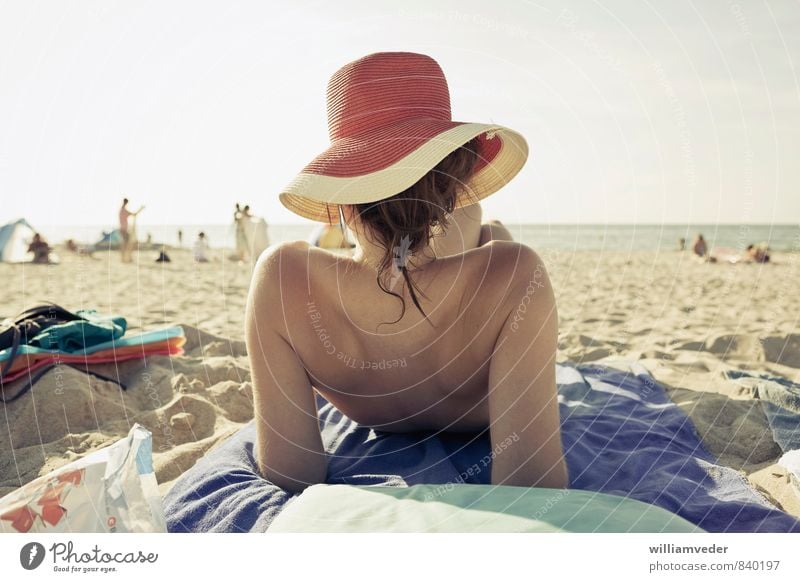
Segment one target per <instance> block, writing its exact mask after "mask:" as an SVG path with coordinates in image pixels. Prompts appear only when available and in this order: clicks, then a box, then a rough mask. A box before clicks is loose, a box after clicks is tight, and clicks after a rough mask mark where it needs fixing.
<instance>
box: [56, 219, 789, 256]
mask: <svg viewBox="0 0 800 582" xmlns="http://www.w3.org/2000/svg"><path fill="white" fill-rule="evenodd" d="M316 226H317V225H316V224H311V223H307V224H274V225H270V226H269V237H270V243H279V242H284V241H290V240H310V239H311V236H312V233H313V232H314V229H315V228H316ZM506 226H507V227H508V229H509V230H510V231H511V233H512V234H513V235H514V238H515V240H519V241H521V242H524V243H526V244H528V245H529V246H531V247H533V248H534V249H557V250H578V251H625V252H632V251H657V250H676V249H677V248H678V246H679V239H685V241H686V245H687V248H688V247H689V246H690V245H691V243H692V241H693V240H694V238H695V237H696V236H697V234H702V235H703V237H704V238H705V239H706V241H707V242H708V246H709V248H714V247H716V248H730V249H744V248H745V247H747V245H749V244H758V243H767V244H768V245H769V247H770V248H771V249H772V250H773V251H789V252H800V224H780V225H770V224H724V225H721V224H694V225H676V224H639V225H632V224H624V225H621V224H506ZM112 228H113V227H112V226H103V225H94V226H85V225H84V226H52V225H51V226H42V227H41V228H40V232H41V233H42V234H43V235H44V236H45V237H46V239H47V240H48V241H50V242H51V243H58V242H63V241H65V240H67V239H70V238H71V239H74V240H75V241H76V242H79V243H93V242H97V241H98V240H100V238H101V237H102V235H103V232H108V231H110V230H111V229H112ZM178 231H182V233H183V246H187V247H188V246H190V245H191V243H192V242H193V241H194V240H195V239H196V238H197V235H198V233H200V232H204V233H205V235H206V238H207V239H208V241H209V244H210V246H212V247H214V248H233V247H234V246H235V235H234V227H233V225H227V224H202V225H197V224H195V225H175V224H171V225H146V224H145V225H140V226H139V227H138V231H137V236H138V239H139V240H140V241H145V240H147V237H148V236H149V237H150V240H151V241H152V242H153V243H161V244H166V245H170V246H177V245H178Z"/></svg>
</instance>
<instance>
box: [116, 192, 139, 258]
mask: <svg viewBox="0 0 800 582" xmlns="http://www.w3.org/2000/svg"><path fill="white" fill-rule="evenodd" d="M142 210H144V206H141V207H139V210H137V211H136V212H131V211H130V210H128V199H127V198H123V199H122V206H121V207H120V209H119V234H120V236H121V237H122V248H121V251H122V262H123V263H130V262H131V260H132V258H131V253H132V252H133V243H134V241H133V240H132V239H133V235H134V234H135V229H134V228H133V227H132V225H131V223H130V221H129V219H130V218H133V219H134V221H135V219H136V217H137V216H139V213H140V212H141V211H142Z"/></svg>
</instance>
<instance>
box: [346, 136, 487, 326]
mask: <svg viewBox="0 0 800 582" xmlns="http://www.w3.org/2000/svg"><path fill="white" fill-rule="evenodd" d="M478 147H479V146H478V141H477V138H476V139H473V140H472V141H470V142H468V143H466V144H464V145H463V146H461V147H460V148H458V149H457V150H455V151H454V152H452V153H451V154H449V155H448V156H447V157H446V158H444V159H443V160H442V161H441V162H439V163H438V164H437V165H436V167H434V168H433V169H432V170H431V171H430V172H428V173H427V174H425V175H424V176H423V177H422V178H421V179H420V180H419V181H418V182H416V183H415V184H414V185H413V186H411V187H410V188H408V189H406V190H404V191H403V192H400V193H399V194H396V195H394V196H392V197H391V198H387V199H385V200H380V201H378V202H368V203H365V204H355V205H354V206H353V207H354V208H355V210H356V212H358V216H359V218H360V221H361V223H362V224H363V225H364V226H365V227H366V230H367V233H366V234H367V236H369V237H370V240H371V242H373V243H375V244H378V245H380V246H381V247H382V248H383V249H384V255H383V259H382V261H381V263H380V265H379V266H378V275H377V277H376V279H377V282H378V286H379V287H380V288H381V290H383V291H384V292H385V293H388V294H389V295H394V296H395V297H397V298H399V299H400V301H401V303H402V311H401V312H400V317H398V318H397V320H396V321H393V322H391V323H397V322H398V321H400V320H401V319H403V315H405V312H406V302H405V299H404V298H403V295H402V294H400V293H396V292H394V291H392V290H391V289H390V288H389V287H388V285H387V281H386V278H387V274H388V272H389V271H390V270H391V269H392V267H395V268H396V269H397V270H399V271H400V273H402V275H403V279H404V281H405V284H406V285H408V291H409V294H410V295H411V301H413V303H414V305H415V306H416V308H417V309H419V311H420V313H422V315H423V316H424V317H425V319H427V318H428V316H427V314H426V313H425V311H424V310H423V309H422V305H420V302H419V299H418V297H417V294H419V295H421V296H422V297H424V296H425V295H424V293H422V291H420V290H419V288H418V287H417V286H416V284H415V283H414V281H413V279H412V278H411V275H410V274H409V268H408V267H409V265H411V267H414V263H413V260H412V259H411V257H413V255H414V254H415V253H417V252H418V251H420V250H421V249H423V248H425V247H426V246H427V245H428V244H429V243H430V240H431V237H432V234H433V229H434V228H435V227H437V226H438V227H442V228H445V227H447V215H448V214H449V213H452V212H453V210H454V209H455V204H456V200H457V198H458V196H459V194H462V193H463V194H464V195H469V192H468V191H467V189H466V188H465V187H464V185H465V184H466V182H467V181H468V180H469V179H470V177H471V176H472V172H473V169H474V168H475V162H476V161H477V159H478Z"/></svg>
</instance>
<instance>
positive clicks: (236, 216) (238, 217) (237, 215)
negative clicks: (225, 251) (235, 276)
mask: <svg viewBox="0 0 800 582" xmlns="http://www.w3.org/2000/svg"><path fill="white" fill-rule="evenodd" d="M248 208H249V207H248ZM245 220H246V218H245V215H244V212H242V209H241V207H240V206H239V203H238V202H237V203H236V210H234V212H233V224H234V226H235V227H236V258H237V259H238V260H239V261H244V260H245V257H246V256H247V234H246V233H245V231H244V229H245V224H244V221H245Z"/></svg>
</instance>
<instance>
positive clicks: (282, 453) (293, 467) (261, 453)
mask: <svg viewBox="0 0 800 582" xmlns="http://www.w3.org/2000/svg"><path fill="white" fill-rule="evenodd" d="M291 251H292V249H291V248H287V247H280V246H278V247H273V248H271V249H269V250H268V251H266V252H265V253H264V254H263V255H262V258H261V260H260V261H259V263H258V265H257V266H256V269H255V272H254V275H253V284H252V286H251V289H250V295H249V297H248V302H247V312H246V319H245V339H246V342H247V354H248V356H249V358H250V370H251V374H252V378H253V403H254V409H255V417H256V423H257V424H256V426H257V434H258V440H257V443H256V451H255V455H256V461H257V463H258V467H259V470H260V471H261V474H262V475H263V476H264V477H266V478H267V479H269V480H270V481H271V482H273V483H274V484H275V485H278V486H279V487H281V488H282V489H286V490H288V491H292V492H300V491H302V490H303V489H305V488H306V487H307V486H309V485H313V484H316V483H322V482H324V481H325V477H326V473H327V460H326V458H325V451H324V448H323V445H322V437H321V436H320V432H319V421H318V418H317V408H316V403H315V398H314V390H313V388H312V387H311V383H310V382H309V379H308V376H307V374H306V371H305V368H304V367H303V365H302V362H301V361H300V358H299V357H298V355H297V353H296V352H295V351H294V349H293V348H292V345H291V344H290V343H289V341H287V339H286V338H285V337H284V335H283V334H282V333H281V332H280V329H279V328H278V326H277V325H276V322H283V321H284V313H283V309H282V306H283V298H282V296H281V295H282V294H281V281H284V285H286V282H287V279H291V277H286V273H285V272H284V277H283V278H282V277H281V268H283V269H284V270H285V269H286V268H287V264H289V263H290V261H289V260H287V255H288V254H290V253H291ZM286 291H287V292H291V289H286Z"/></svg>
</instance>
